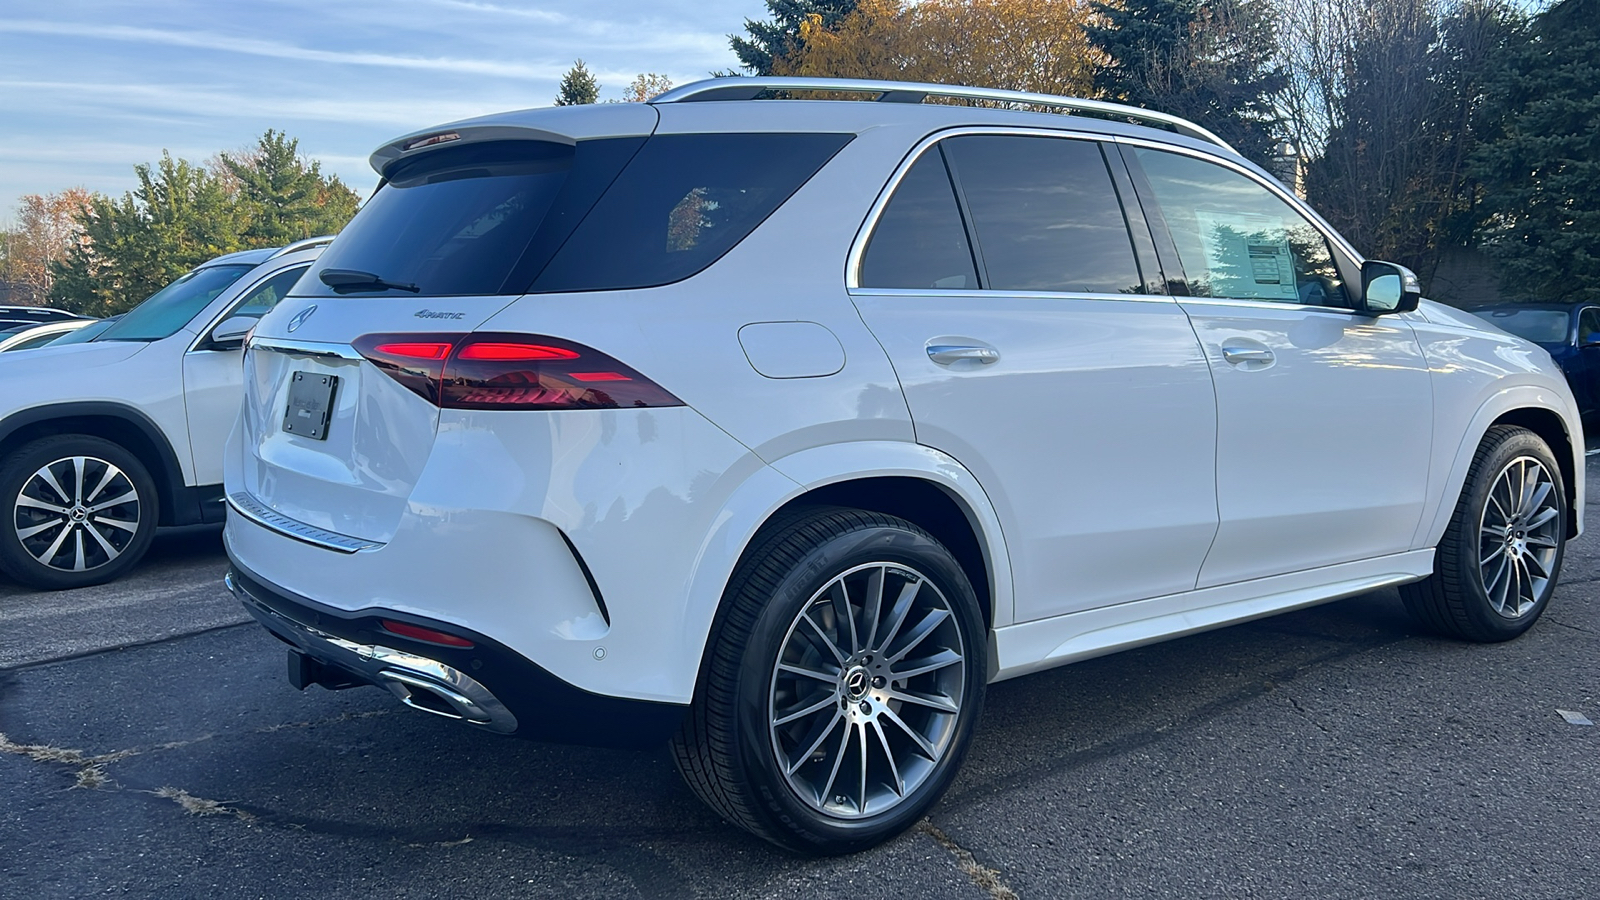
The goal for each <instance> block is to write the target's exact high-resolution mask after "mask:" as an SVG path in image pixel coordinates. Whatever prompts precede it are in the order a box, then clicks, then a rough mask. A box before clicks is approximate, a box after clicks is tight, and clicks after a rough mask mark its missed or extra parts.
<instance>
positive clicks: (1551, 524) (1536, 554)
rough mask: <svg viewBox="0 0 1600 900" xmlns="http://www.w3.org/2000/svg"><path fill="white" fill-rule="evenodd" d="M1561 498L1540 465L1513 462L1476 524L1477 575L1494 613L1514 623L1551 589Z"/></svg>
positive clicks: (1527, 459)
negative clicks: (1481, 580) (1512, 620)
mask: <svg viewBox="0 0 1600 900" xmlns="http://www.w3.org/2000/svg"><path fill="white" fill-rule="evenodd" d="M1560 502H1561V498H1560V497H1559V496H1557V494H1556V486H1555V481H1554V479H1552V478H1551V477H1550V473H1549V471H1548V470H1546V469H1545V467H1544V465H1543V464H1542V463H1540V462H1539V460H1537V459H1534V458H1533V457H1531V456H1518V457H1516V458H1515V459H1512V460H1511V461H1510V462H1509V463H1507V464H1506V466H1505V467H1504V468H1503V469H1501V470H1500V474H1499V475H1497V476H1496V477H1495V480H1494V484H1493V486H1492V487H1491V488H1490V489H1489V498H1488V500H1487V501H1486V502H1485V503H1484V508H1483V515H1482V517H1481V518H1480V519H1479V522H1478V572H1479V576H1480V577H1481V578H1482V579H1483V590H1484V593H1485V594H1487V595H1488V597H1489V605H1490V607H1491V608H1492V609H1493V610H1494V611H1495V612H1497V613H1499V614H1500V615H1502V616H1504V617H1506V618H1508V619H1515V618H1519V617H1521V616H1523V615H1526V614H1527V613H1528V611H1529V610H1531V609H1533V608H1534V607H1535V606H1537V605H1538V603H1539V601H1540V600H1541V599H1543V597H1544V596H1545V594H1546V592H1547V591H1548V590H1549V588H1550V576H1551V572H1552V571H1553V570H1554V568H1555V564H1556V552H1557V549H1558V548H1559V547H1560V542H1561V535H1560V534H1558V533H1557V530H1558V529H1559V528H1560V526H1561V509H1560V506H1559V504H1560Z"/></svg>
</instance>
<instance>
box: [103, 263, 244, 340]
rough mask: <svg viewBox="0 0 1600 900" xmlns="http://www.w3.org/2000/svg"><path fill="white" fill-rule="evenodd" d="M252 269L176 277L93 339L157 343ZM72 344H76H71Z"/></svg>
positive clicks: (221, 268)
mask: <svg viewBox="0 0 1600 900" xmlns="http://www.w3.org/2000/svg"><path fill="white" fill-rule="evenodd" d="M253 268H255V266H254V265H253V264H252V265H245V266H205V267H204V268H199V269H195V270H194V271H192V272H189V273H187V274H185V275H183V276H181V277H179V278H178V280H177V281H174V282H173V283H171V284H169V285H167V286H166V287H164V288H162V289H161V290H159V291H156V292H155V293H154V294H151V295H150V297H149V298H148V299H146V300H145V301H144V302H143V303H141V304H139V305H138V306H135V307H134V308H133V309H131V310H129V311H128V312H127V314H126V315H124V316H123V317H122V318H121V319H119V320H118V321H117V322H116V323H115V324H114V325H112V326H111V327H110V328H107V329H106V330H105V331H103V332H101V333H100V334H98V335H95V336H94V339H95V340H98V341H159V340H161V339H162V338H169V337H172V336H173V335H175V334H177V333H178V329H180V328H182V327H183V326H185V325H187V324H189V320H190V319H193V318H194V317H195V316H197V315H199V314H200V311H201V310H203V309H205V308H206V306H207V304H209V303H210V302H211V301H212V300H215V299H217V295H218V294H220V293H222V292H223V291H225V290H227V289H228V286H229V285H231V284H233V283H234V282H235V281H238V280H239V279H240V278H241V277H242V276H243V275H244V273H246V272H248V271H250V270H251V269H253ZM72 343H78V342H77V341H73V342H72Z"/></svg>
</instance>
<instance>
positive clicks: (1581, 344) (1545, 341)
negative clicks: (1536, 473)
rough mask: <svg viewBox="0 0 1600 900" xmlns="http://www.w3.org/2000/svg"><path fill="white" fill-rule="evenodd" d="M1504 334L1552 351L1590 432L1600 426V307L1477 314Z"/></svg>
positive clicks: (1529, 306)
mask: <svg viewBox="0 0 1600 900" xmlns="http://www.w3.org/2000/svg"><path fill="white" fill-rule="evenodd" d="M1473 313H1474V314H1475V315H1477V316H1478V317H1479V318H1481V319H1484V320H1485V321H1487V322H1489V323H1490V324H1491V325H1494V326H1495V327H1496V328H1499V329H1500V330H1502V331H1509V332H1511V333H1512V334H1514V335H1516V336H1517V337H1520V338H1526V339H1528V340H1530V341H1533V342H1534V343H1535V344H1538V345H1539V346H1541V347H1543V348H1544V349H1546V350H1548V351H1550V358H1551V359H1554V360H1555V361H1556V365H1558V366H1560V367H1561V371H1562V372H1563V373H1565V375H1566V376H1567V384H1569V385H1571V386H1572V393H1573V395H1574V396H1575V397H1577V399H1578V411H1579V412H1580V413H1582V414H1583V421H1584V426H1585V429H1586V430H1593V429H1594V427H1595V426H1596V423H1600V415H1597V413H1600V306H1590V305H1585V304H1581V303H1579V304H1570V303H1513V304H1507V305H1505V306H1490V307H1486V308H1484V309H1476V310H1473Z"/></svg>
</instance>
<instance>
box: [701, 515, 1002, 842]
mask: <svg viewBox="0 0 1600 900" xmlns="http://www.w3.org/2000/svg"><path fill="white" fill-rule="evenodd" d="M911 576H921V578H920V579H917V578H913V577H911ZM874 578H876V579H877V580H876V581H875V582H874V581H872V579H874ZM851 579H864V580H861V581H856V582H852V581H851ZM835 584H838V585H842V586H844V591H843V596H845V597H846V599H845V600H844V602H845V604H846V605H847V606H848V608H849V609H850V618H849V619H848V620H844V619H842V617H840V616H838V615H835V616H833V617H832V619H831V620H830V619H829V611H830V610H837V609H839V607H838V606H837V605H835V604H836V603H837V601H836V600H831V599H826V598H824V597H822V596H821V592H822V591H823V590H824V588H829V589H830V593H829V594H828V595H827V597H829V598H831V597H834V596H836V595H835V594H834V593H832V592H831V591H832V586H833V585H835ZM873 584H876V585H877V586H878V591H877V596H879V597H882V598H883V599H882V600H880V601H877V602H876V603H874V601H872V600H871V599H870V598H871V597H872V596H873V592H872V589H871V585H873ZM863 586H864V589H863ZM901 589H904V590H901ZM852 592H853V593H854V594H858V595H860V598H859V599H860V600H861V602H860V604H859V609H858V608H857V606H856V604H855V598H854V597H852V596H851V594H852ZM891 593H892V594H894V595H895V598H896V599H895V600H894V601H893V602H891V601H890V600H889V599H888V597H889V595H890V594H891ZM907 597H910V598H911V599H909V600H908V599H906V598H907ZM723 604H724V612H723V614H722V615H721V617H720V619H719V624H718V627H717V628H716V629H715V630H714V632H713V635H712V640H711V644H710V646H709V647H708V648H707V659H706V661H705V663H704V664H703V666H702V670H701V680H700V685H699V689H698V690H697V693H696V697H695V701H694V704H693V706H692V708H691V710H690V713H689V715H688V716H687V718H686V719H685V721H684V724H683V727H682V728H681V729H680V730H679V732H678V734H677V735H676V736H675V737H674V738H673V741H672V755H673V759H674V761H675V762H676V763H677V766H678V771H679V772H680V773H682V775H683V778H684V780H685V781H687V782H688V783H689V786H690V788H692V789H693V790H694V792H695V793H696V794H698V795H699V796H700V798H701V799H702V800H704V801H705V802H706V804H707V805H709V806H710V807H711V808H712V809H714V810H715V811H716V812H717V813H719V814H720V815H721V816H722V817H723V818H725V819H727V820H728V821H729V822H731V823H733V824H735V825H738V826H740V827H742V828H745V829H747V830H749V831H751V832H752V833H754V834H756V835H758V836H760V837H762V838H765V839H767V840H769V841H771V842H773V843H775V844H778V845H779V846H782V847H785V848H788V849H790V850H793V851H796V852H800V853H806V854H817V855H822V854H838V853H849V852H853V851H856V850H862V849H865V848H867V847H871V846H873V845H875V844H878V843H881V842H882V841H885V840H887V839H889V838H891V837H893V836H895V835H897V834H899V833H900V832H902V831H904V830H906V829H907V828H909V827H911V826H912V825H914V824H915V823H916V822H917V821H919V820H920V819H921V818H922V816H923V815H924V814H926V812H927V810H928V808H929V807H931V806H932V805H933V804H934V802H935V801H937V800H938V798H939V796H940V795H941V794H943V793H944V791H945V789H946V788H947V787H948V786H949V784H950V781H951V780H952V779H953V778H954V777H955V774H956V770H957V769H958V768H959V767H960V765H961V760H962V758H963V756H964V755H965V753H966V750H967V746H968V744H969V742H970V740H971V735H972V730H973V727H974V723H975V722H976V721H977V719H978V716H979V714H980V712H981V710H982V705H983V694H984V684H985V682H986V680H987V675H988V640H987V632H988V629H987V625H986V624H985V623H984V621H983V617H982V614H981V612H980V610H979V607H978V601H977V597H976V596H975V595H974V593H973V590H972V586H971V584H970V583H969V582H968V580H967V577H966V574H965V573H964V572H963V571H962V569H961V566H960V565H959V564H958V563H957V562H956V560H955V558H954V557H953V556H952V555H951V554H950V552H949V551H948V550H946V549H945V548H944V546H942V545H941V544H940V543H939V542H938V541H937V540H935V539H934V537H933V536H932V535H930V534H928V533H927V532H926V531H924V530H922V529H921V528H918V527H917V526H916V525H913V524H911V523H910V522H907V521H905V520H903V519H898V518H895V517H893V516H888V515H883V514H879V513H871V512H863V511H860V510H851V509H839V508H815V509H811V510H806V511H802V512H800V513H799V514H797V515H795V516H793V517H790V518H787V519H786V520H784V521H782V522H779V523H775V524H774V525H773V526H771V527H769V528H768V529H766V531H765V533H764V534H763V535H762V536H761V537H759V538H758V539H757V540H756V542H755V543H754V544H752V546H751V548H750V550H749V552H748V553H747V554H746V555H745V559H744V561H743V562H741V564H740V565H739V567H738V569H737V570H736V571H735V573H734V576H733V578H732V579H731V580H730V581H729V584H728V587H727V590H726V592H725V593H724V597H723ZM902 604H903V605H904V608H905V610H906V611H905V612H898V611H899V610H900V609H901V608H902ZM873 606H876V609H875V610H873V612H869V611H868V610H869V609H871V608H872V607H873ZM945 609H947V610H949V612H950V615H948V616H946V615H944V614H943V613H942V612H941V610H945ZM803 612H810V613H813V614H815V615H816V616H817V619H818V620H822V621H824V622H825V623H826V622H831V624H826V625H825V629H827V630H829V631H831V633H832V634H834V635H835V636H837V637H838V641H837V644H838V645H839V646H842V645H843V644H844V642H845V640H846V638H845V635H846V634H847V632H845V631H844V630H843V628H844V625H843V624H841V623H842V622H844V621H848V623H850V624H851V627H852V628H854V627H855V625H854V623H857V622H859V623H860V624H861V626H862V627H866V628H868V630H869V634H868V636H866V637H861V636H860V635H859V634H858V633H857V631H854V630H853V631H851V632H848V634H849V636H850V640H852V641H857V640H859V643H858V644H857V646H856V647H855V649H854V651H853V653H852V655H850V656H849V657H848V659H846V660H845V661H842V662H838V663H836V664H833V663H826V660H827V657H825V656H822V653H823V652H824V651H825V650H826V647H825V645H824V644H821V643H817V642H816V641H815V639H814V638H811V637H810V636H809V634H810V632H809V631H807V629H806V628H802V626H801V618H802V613H803ZM897 612H898V615H899V619H898V621H894V617H895V615H896V613H897ZM913 619H916V620H917V623H918V624H908V623H910V622H911V621H912V620H913ZM930 621H931V622H936V623H937V624H935V625H930V626H928V630H927V633H926V635H925V636H924V637H919V638H917V639H916V640H915V641H913V640H911V638H912V637H914V636H915V634H916V632H918V631H920V630H922V626H923V624H924V623H927V622H930ZM869 623H878V624H876V625H871V624H869ZM880 628H881V629H883V631H882V632H881V633H879V629H880ZM802 632H806V633H805V634H802ZM815 632H816V634H817V635H822V634H824V633H825V631H824V628H817V629H815ZM883 634H889V635H890V637H888V638H884V637H883V636H882V635H883ZM802 638H804V640H802ZM828 640H829V639H828V638H824V641H828ZM808 642H809V643H808ZM880 642H881V643H880ZM903 642H904V643H903ZM952 644H954V645H957V646H959V647H960V651H959V652H956V651H952V650H950V649H949V648H950V646H951V645H952ZM801 647H807V648H815V652H816V654H817V657H816V658H817V659H819V660H822V661H823V663H821V664H819V667H824V668H825V667H827V666H829V665H831V666H832V669H833V673H832V674H833V676H834V677H835V678H836V679H837V684H833V685H832V686H831V687H830V686H829V684H828V683H826V682H823V683H822V684H820V685H817V686H816V687H815V691H816V692H817V693H816V694H815V695H813V698H807V699H803V700H802V699H800V693H799V691H796V692H795V693H794V694H792V695H789V694H787V693H786V692H787V691H788V690H789V687H790V686H792V683H801V684H812V682H810V681H808V680H807V679H805V678H797V677H795V676H793V675H792V674H788V673H787V672H785V673H780V672H779V671H778V663H779V662H780V661H785V660H787V661H791V662H793V661H795V660H796V657H794V656H793V655H792V654H793V653H794V651H795V649H796V648H801ZM938 647H943V648H944V649H939V650H937V651H935V649H934V648H938ZM786 648H788V649H786ZM875 648H876V649H875ZM913 651H915V652H916V653H918V654H921V653H924V652H927V653H932V654H933V655H932V656H930V657H923V658H916V657H911V658H904V657H905V656H906V654H909V653H911V652H913ZM953 652H956V655H959V656H961V657H962V660H961V662H960V664H959V666H958V665H956V664H955V663H951V662H948V661H944V662H941V663H940V664H941V666H942V667H941V668H940V669H938V671H937V672H930V673H927V674H921V675H915V674H913V675H908V678H907V679H906V680H902V679H898V678H896V677H895V676H896V674H899V673H911V672H914V671H915V670H916V669H917V668H922V667H924V666H925V665H926V664H927V663H929V662H930V661H931V662H940V661H941V660H948V659H950V656H949V654H950V653H953ZM873 653H877V654H878V657H877V658H876V659H874V657H873V656H872V654H873ZM785 654H789V655H785ZM863 654H865V655H863ZM897 654H898V657H899V658H897ZM806 665H810V664H809V663H808V664H806ZM874 667H876V668H874ZM896 667H900V668H898V669H897V668H896ZM879 670H881V671H882V672H883V675H877V676H875V675H873V674H872V672H873V671H879ZM952 672H959V673H960V680H959V687H955V686H954V685H955V684H956V679H955V677H954V676H953V675H952V674H951V673H952ZM884 676H887V677H884ZM929 678H936V679H941V680H939V681H938V682H937V684H936V685H934V683H933V682H929V681H926V680H919V679H929ZM930 685H934V686H930ZM858 689H859V690H860V691H863V692H866V693H863V694H859V695H858V694H857V693H856V691H857V690H858ZM912 692H917V693H918V694H920V695H922V696H923V697H924V699H928V698H936V699H937V701H938V702H939V703H941V704H942V703H947V702H952V701H953V702H954V703H955V705H956V706H957V708H956V709H955V710H954V711H942V710H929V709H926V708H925V707H923V706H921V705H918V704H907V703H905V702H904V700H903V699H896V698H904V697H905V696H906V695H908V694H910V693H912ZM814 697H821V698H822V700H821V701H817V702H820V703H826V702H828V701H829V698H830V697H832V698H833V699H834V700H837V701H838V704H839V707H838V709H837V710H836V709H835V708H834V707H833V706H827V707H825V708H824V709H823V710H822V711H821V712H818V713H816V714H815V715H816V716H817V717H818V718H817V719H816V720H815V725H814V726H813V725H812V724H811V720H807V719H801V720H800V721H799V722H797V723H794V725H793V728H794V729H800V730H805V731H806V733H807V738H809V736H810V735H815V734H819V733H820V734H821V735H822V736H821V737H819V738H817V741H818V743H817V744H815V745H812V749H810V750H800V751H798V752H794V753H793V754H792V755H789V756H784V754H786V753H788V752H789V751H786V750H785V749H784V746H783V745H784V744H785V742H786V741H787V740H789V739H788V738H786V737H785V736H784V735H788V734H792V733H798V732H792V731H791V730H790V726H784V725H781V724H780V722H779V721H778V720H779V719H782V718H784V717H783V716H780V715H779V714H778V710H780V709H784V708H785V707H780V706H779V703H780V700H782V699H786V698H787V699H793V700H794V703H793V707H787V708H798V707H801V706H803V705H809V704H812V703H813V702H814ZM897 703H898V704H899V705H898V706H894V705H893V704H897ZM891 706H892V709H891V708H890V707H891ZM869 707H871V708H872V711H870V712H869ZM885 710H888V711H885ZM858 711H859V713H860V715H859V716H858V715H857V713H858ZM847 716H848V718H846V717H847ZM823 719H826V720H827V721H828V722H830V723H832V724H828V725H827V726H826V727H827V729H828V730H827V731H825V732H824V731H822V725H823V721H822V720H823ZM841 723H842V724H841ZM835 728H838V731H835V730H834V729H835ZM874 729H875V730H874ZM913 730H917V731H918V733H919V734H924V738H922V739H919V738H915V737H912V736H911V735H912V731H913ZM834 734H838V735H840V741H841V743H840V745H839V747H838V757H839V760H840V762H836V763H834V764H833V768H832V771H833V773H834V774H835V775H837V774H838V773H839V772H840V771H841V770H843V771H846V772H847V776H846V777H847V780H848V785H846V782H845V781H840V782H838V784H839V785H840V787H839V791H840V793H839V794H838V795H834V794H833V793H832V792H831V791H830V790H829V788H830V787H833V786H834V784H835V781H834V779H833V778H832V777H830V778H828V779H827V781H826V783H825V784H824V785H823V786H822V788H820V789H814V788H815V783H816V782H819V781H822V775H823V773H824V770H826V769H827V768H828V762H827V757H826V755H825V754H827V753H828V751H829V750H830V749H832V745H833V741H834V739H833V735H834ZM928 734H937V736H938V737H937V740H927V739H926V735H928ZM857 735H859V738H858V737H857ZM824 739H826V744H827V745H828V746H827V747H824V746H823V742H824ZM858 740H859V741H860V742H862V743H856V742H857V741H858ZM920 740H927V743H926V746H928V747H933V748H935V749H937V748H938V747H941V746H942V747H943V752H942V754H940V753H936V754H934V755H933V756H929V755H927V754H926V753H924V752H921V751H919V750H918V749H915V746H921V745H920V744H918V745H915V746H914V744H913V742H917V741H920ZM805 742H806V741H805V739H801V740H798V741H795V742H794V743H792V744H791V745H790V746H791V747H799V746H801V745H802V744H804V743H805ZM896 746H898V747H899V748H900V749H901V750H904V751H906V752H905V754H904V756H903V757H901V758H900V759H901V762H900V763H898V764H895V765H894V768H893V769H892V771H891V769H890V765H891V763H890V761H891V760H894V759H895V758H896V756H895V753H896V751H895V750H894V749H891V748H892V747H896ZM861 747H868V748H871V749H865V750H862V751H861V753H863V754H868V755H869V756H870V759H871V761H870V762H867V763H864V764H861V765H859V766H857V764H856V763H855V762H854V761H852V762H851V763H850V765H849V766H848V767H847V766H843V765H841V764H840V763H842V762H843V761H844V760H846V759H852V760H853V759H861V758H865V757H862V756H860V755H858V754H857V753H856V750H857V748H861ZM819 754H824V756H823V757H822V758H821V759H819V758H818V755H819ZM780 756H783V758H784V759H785V761H786V762H787V761H788V760H791V759H794V760H800V761H801V762H798V763H796V765H797V766H799V768H798V770H792V772H791V773H790V774H786V770H788V766H787V765H785V764H782V763H780V762H779V759H780ZM902 769H904V772H903V773H902ZM812 770H814V774H815V779H814V781H812V782H806V781H804V779H805V778H807V777H810V776H811V774H812ZM862 770H865V772H866V773H867V774H866V775H861V774H860V773H861V771H862ZM858 784H859V785H860V790H859V791H856V790H855V788H856V786H857V785H858ZM806 785H809V787H806ZM846 793H851V794H853V795H854V797H853V798H847V797H846V796H844V794H846ZM824 795H826V796H824ZM807 797H809V798H810V799H806V798H807ZM831 803H837V804H838V806H839V811H834V812H830V811H829V810H828V809H827V808H826V807H827V806H828V805H829V804H831ZM880 805H883V808H882V809H881V811H880V809H879V807H880Z"/></svg>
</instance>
